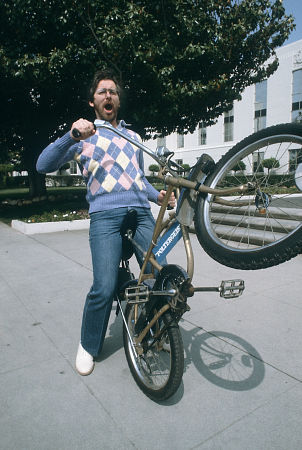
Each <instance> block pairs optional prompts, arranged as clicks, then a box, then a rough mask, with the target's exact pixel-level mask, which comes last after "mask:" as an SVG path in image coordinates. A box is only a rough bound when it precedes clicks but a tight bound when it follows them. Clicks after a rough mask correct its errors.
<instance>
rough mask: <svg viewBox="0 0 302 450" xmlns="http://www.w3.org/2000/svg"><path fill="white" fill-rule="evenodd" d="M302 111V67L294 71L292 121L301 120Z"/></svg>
mask: <svg viewBox="0 0 302 450" xmlns="http://www.w3.org/2000/svg"><path fill="white" fill-rule="evenodd" d="M301 113H302V69H299V70H295V71H294V72H293V94H292V122H296V121H299V120H300V118H301Z"/></svg>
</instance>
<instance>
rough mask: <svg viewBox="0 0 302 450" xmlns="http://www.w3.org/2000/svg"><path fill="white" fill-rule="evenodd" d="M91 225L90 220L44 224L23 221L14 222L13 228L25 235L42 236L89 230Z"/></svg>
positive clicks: (12, 223)
mask: <svg viewBox="0 0 302 450" xmlns="http://www.w3.org/2000/svg"><path fill="white" fill-rule="evenodd" d="M89 223H90V220H89V219H79V220H70V221H68V220H66V221H60V222H43V223H42V222H40V223H26V222H22V221H21V220H12V222H11V227H12V228H14V229H15V230H17V231H20V232H21V233H23V234H40V233H55V232H57V231H75V230H86V229H88V228H89Z"/></svg>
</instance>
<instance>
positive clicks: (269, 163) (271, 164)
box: [261, 158, 280, 173]
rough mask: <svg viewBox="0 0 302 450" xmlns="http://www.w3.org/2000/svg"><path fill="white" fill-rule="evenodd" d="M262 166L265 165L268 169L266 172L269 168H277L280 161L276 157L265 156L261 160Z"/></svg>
mask: <svg viewBox="0 0 302 450" xmlns="http://www.w3.org/2000/svg"><path fill="white" fill-rule="evenodd" d="M261 165H262V167H265V168H266V169H267V170H268V173H269V172H270V170H271V169H278V167H280V163H279V161H278V159H276V158H267V159H264V160H263V161H262V162H261Z"/></svg>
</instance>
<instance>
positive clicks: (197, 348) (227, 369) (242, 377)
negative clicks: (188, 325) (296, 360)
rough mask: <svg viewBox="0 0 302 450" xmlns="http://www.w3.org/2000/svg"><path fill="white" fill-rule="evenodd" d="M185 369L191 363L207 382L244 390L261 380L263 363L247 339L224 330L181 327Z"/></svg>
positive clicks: (224, 387) (263, 369) (225, 387)
mask: <svg viewBox="0 0 302 450" xmlns="http://www.w3.org/2000/svg"><path fill="white" fill-rule="evenodd" d="M181 332H182V337H183V342H184V351H185V369H184V370H185V371H186V370H187V369H188V367H189V366H190V364H191V363H193V364H194V366H195V367H196V369H197V370H198V371H199V373H200V374H201V375H202V376H203V377H205V378H206V379H207V380H208V381H210V382H211V383H213V384H215V385H216V386H219V387H221V388H223V389H229V390H233V391H246V390H250V389H254V388H255V387H257V386H258V385H259V384H260V383H261V382H262V381H263V379H264V375H265V366H264V363H263V360H262V358H261V356H260V354H259V353H258V352H257V350H256V349H255V348H254V347H253V346H252V345H251V344H250V343H248V342H247V341H245V340H244V339H242V338H241V337H239V336H236V335H234V334H231V333H228V332H225V331H206V330H204V329H202V328H199V327H196V328H194V329H193V330H186V329H184V328H183V327H181Z"/></svg>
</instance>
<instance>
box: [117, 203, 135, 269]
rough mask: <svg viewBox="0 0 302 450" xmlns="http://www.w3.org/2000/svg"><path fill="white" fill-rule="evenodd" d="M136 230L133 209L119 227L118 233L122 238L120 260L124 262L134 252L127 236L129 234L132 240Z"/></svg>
mask: <svg viewBox="0 0 302 450" xmlns="http://www.w3.org/2000/svg"><path fill="white" fill-rule="evenodd" d="M136 228H137V212H136V211H135V209H130V210H129V211H128V212H127V214H126V216H125V218H124V220H123V223H122V226H121V229H120V233H121V236H122V260H124V261H126V260H128V259H130V258H131V256H132V255H133V252H134V248H133V245H132V243H131V241H130V240H129V239H128V234H129V232H130V234H131V237H132V238H133V237H134V235H135V232H136Z"/></svg>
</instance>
